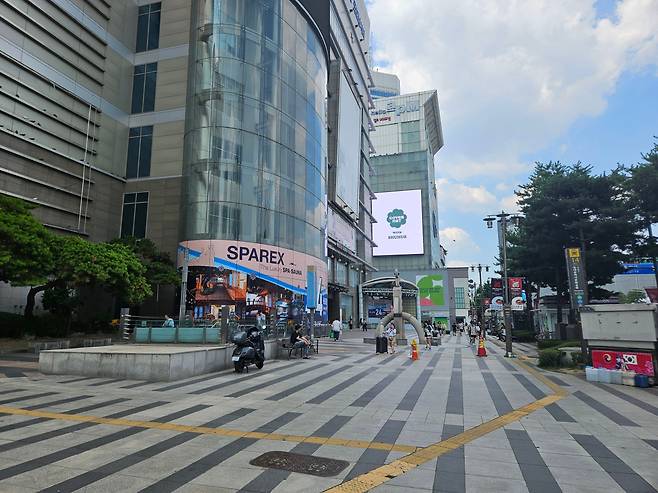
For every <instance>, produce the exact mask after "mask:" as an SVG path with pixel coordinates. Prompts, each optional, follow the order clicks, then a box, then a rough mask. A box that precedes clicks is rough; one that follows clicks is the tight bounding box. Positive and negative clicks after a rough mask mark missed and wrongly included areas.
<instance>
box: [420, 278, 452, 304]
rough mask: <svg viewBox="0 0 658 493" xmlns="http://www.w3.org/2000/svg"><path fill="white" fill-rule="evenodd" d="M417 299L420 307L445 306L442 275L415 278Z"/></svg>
mask: <svg viewBox="0 0 658 493" xmlns="http://www.w3.org/2000/svg"><path fill="white" fill-rule="evenodd" d="M416 286H417V287H418V299H419V302H420V306H421V307H432V306H445V304H446V302H445V289H444V287H443V275H442V274H429V275H426V276H416Z"/></svg>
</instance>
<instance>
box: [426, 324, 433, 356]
mask: <svg viewBox="0 0 658 493" xmlns="http://www.w3.org/2000/svg"><path fill="white" fill-rule="evenodd" d="M425 349H428V350H430V351H431V350H432V324H430V323H429V322H427V323H426V324H425Z"/></svg>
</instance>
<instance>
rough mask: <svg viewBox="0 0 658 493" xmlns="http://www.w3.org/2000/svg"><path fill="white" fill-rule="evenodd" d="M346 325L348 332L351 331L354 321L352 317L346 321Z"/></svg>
mask: <svg viewBox="0 0 658 493" xmlns="http://www.w3.org/2000/svg"><path fill="white" fill-rule="evenodd" d="M347 327H348V328H349V329H350V332H352V329H353V328H354V321H353V320H352V317H350V319H349V320H348V321H347Z"/></svg>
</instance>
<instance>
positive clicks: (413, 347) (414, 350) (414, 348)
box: [411, 339, 418, 361]
mask: <svg viewBox="0 0 658 493" xmlns="http://www.w3.org/2000/svg"><path fill="white" fill-rule="evenodd" d="M411 359H412V360H413V361H416V360H417V359H418V343H417V342H416V339H414V340H413V341H411Z"/></svg>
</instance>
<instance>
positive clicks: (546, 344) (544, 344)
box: [537, 339, 580, 349]
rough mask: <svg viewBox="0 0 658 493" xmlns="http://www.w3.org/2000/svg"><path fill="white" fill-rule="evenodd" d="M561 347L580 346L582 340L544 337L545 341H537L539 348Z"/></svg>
mask: <svg viewBox="0 0 658 493" xmlns="http://www.w3.org/2000/svg"><path fill="white" fill-rule="evenodd" d="M561 347H580V341H576V340H568V341H563V340H561V339H544V340H543V341H537V349H551V348H561Z"/></svg>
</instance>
